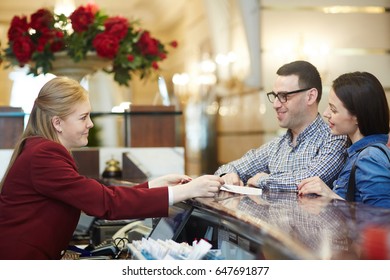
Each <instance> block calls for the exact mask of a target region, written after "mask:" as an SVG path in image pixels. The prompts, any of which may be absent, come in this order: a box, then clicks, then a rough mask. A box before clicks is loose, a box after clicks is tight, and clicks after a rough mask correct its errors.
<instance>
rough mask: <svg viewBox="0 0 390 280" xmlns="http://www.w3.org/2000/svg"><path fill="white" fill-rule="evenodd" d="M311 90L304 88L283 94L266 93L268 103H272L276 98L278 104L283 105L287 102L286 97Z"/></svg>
mask: <svg viewBox="0 0 390 280" xmlns="http://www.w3.org/2000/svg"><path fill="white" fill-rule="evenodd" d="M309 89H311V88H304V89H298V90H293V91H285V92H279V93H275V92H273V91H271V92H269V93H267V97H268V100H269V102H271V103H274V102H275V100H276V98H277V99H278V100H279V101H280V103H285V102H287V95H289V94H293V93H298V92H304V91H306V90H309Z"/></svg>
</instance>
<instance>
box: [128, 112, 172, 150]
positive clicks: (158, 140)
mask: <svg viewBox="0 0 390 280" xmlns="http://www.w3.org/2000/svg"><path fill="white" fill-rule="evenodd" d="M130 111H131V112H139V113H142V114H139V115H138V114H135V115H131V116H130V122H129V123H130V130H129V131H130V146H131V147H175V146H176V131H175V114H174V112H175V107H174V106H148V105H131V106H130ZM169 112H172V114H169Z"/></svg>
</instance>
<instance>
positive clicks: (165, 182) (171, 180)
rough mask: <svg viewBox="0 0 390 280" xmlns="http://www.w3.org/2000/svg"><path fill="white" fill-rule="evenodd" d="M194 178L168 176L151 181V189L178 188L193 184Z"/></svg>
mask: <svg viewBox="0 0 390 280" xmlns="http://www.w3.org/2000/svg"><path fill="white" fill-rule="evenodd" d="M191 181H192V178H191V177H189V176H187V175H181V174H168V175H164V176H161V177H157V178H155V179H153V180H150V181H149V188H156V187H162V186H176V185H179V184H185V183H188V182H191Z"/></svg>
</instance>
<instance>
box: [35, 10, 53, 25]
mask: <svg viewBox="0 0 390 280" xmlns="http://www.w3.org/2000/svg"><path fill="white" fill-rule="evenodd" d="M52 25H53V14H52V13H51V12H50V11H49V10H47V9H39V10H38V11H36V12H35V13H33V14H32V15H31V22H30V27H31V28H33V29H35V30H41V29H43V28H47V27H50V26H52Z"/></svg>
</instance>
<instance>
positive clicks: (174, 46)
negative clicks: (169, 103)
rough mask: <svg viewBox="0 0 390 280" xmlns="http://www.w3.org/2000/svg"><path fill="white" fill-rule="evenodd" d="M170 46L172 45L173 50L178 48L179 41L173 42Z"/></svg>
mask: <svg viewBox="0 0 390 280" xmlns="http://www.w3.org/2000/svg"><path fill="white" fill-rule="evenodd" d="M170 45H171V47H173V48H177V45H178V43H177V41H172V42H171V43H170Z"/></svg>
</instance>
